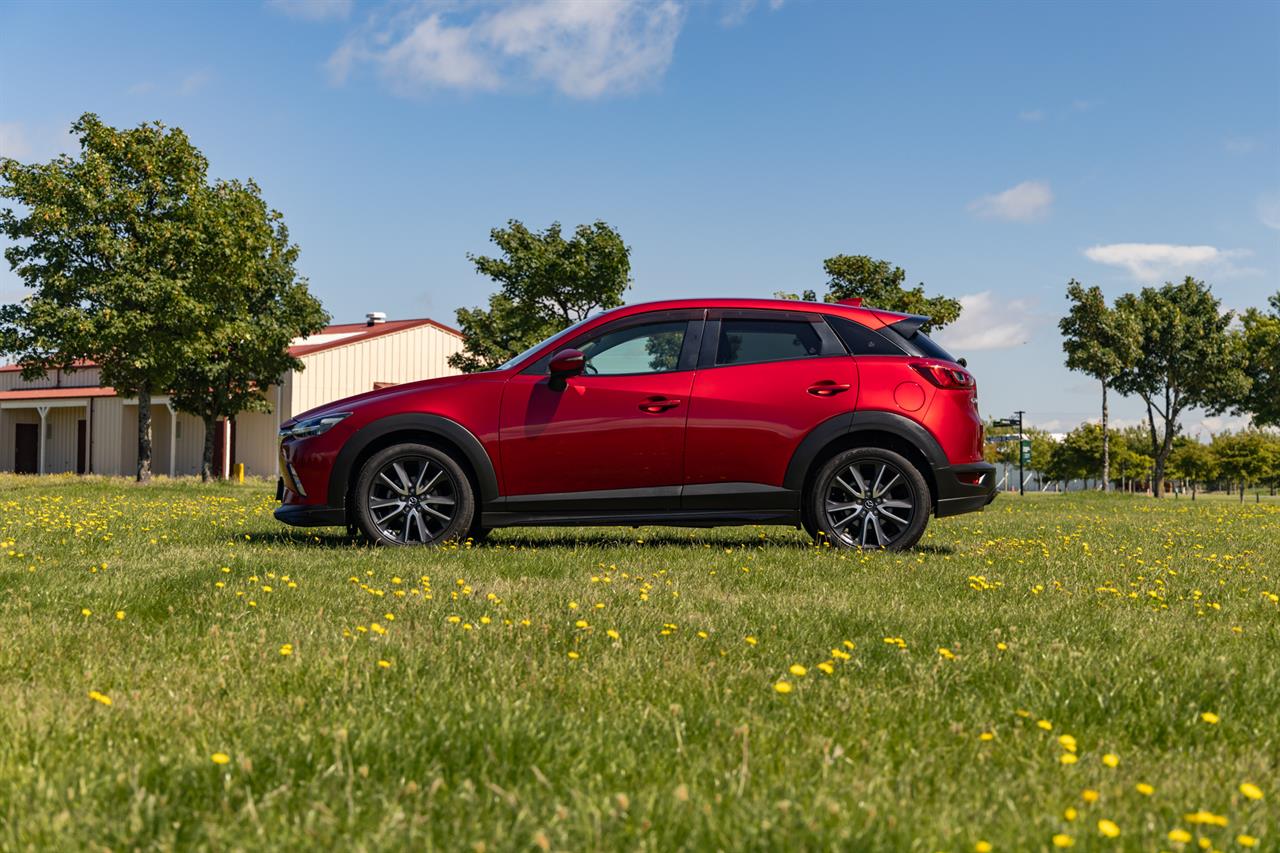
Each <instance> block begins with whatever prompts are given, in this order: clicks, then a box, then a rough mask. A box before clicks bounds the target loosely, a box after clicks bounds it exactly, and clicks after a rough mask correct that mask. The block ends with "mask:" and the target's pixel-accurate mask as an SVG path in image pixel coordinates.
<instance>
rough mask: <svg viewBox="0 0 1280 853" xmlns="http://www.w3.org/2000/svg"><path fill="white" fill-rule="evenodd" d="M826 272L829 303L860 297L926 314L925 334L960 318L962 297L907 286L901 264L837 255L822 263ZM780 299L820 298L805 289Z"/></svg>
mask: <svg viewBox="0 0 1280 853" xmlns="http://www.w3.org/2000/svg"><path fill="white" fill-rule="evenodd" d="M822 268H823V269H824V270H826V272H827V293H826V295H825V296H824V297H823V299H824V301H826V302H835V301H837V300H840V299H855V298H860V299H862V301H863V302H864V303H866V304H867V305H870V306H874V307H876V308H884V309H885V310H887V311H901V312H902V313H904V314H923V315H925V316H927V317H929V318H930V321H929V322H928V323H926V324H925V325H924V326H922V327H921V330H922V331H924V332H925V333H926V334H927V333H928V332H930V331H933V330H937V329H941V328H942V327H943V326H946V325H947V324H949V323H954V322H955V321H956V320H957V319H958V318H959V317H960V300H958V299H952V298H950V297H947V296H927V295H926V294H925V292H924V284H923V283H921V284H917V285H916V286H915V287H913V288H910V289H907V288H906V287H905V286H904V283H905V282H906V279H907V274H906V272H905V271H904V270H903V269H902V267H898V266H894V265H893V264H891V263H889V262H888V261H878V260H874V259H872V258H870V257H868V256H866V255H836V256H834V257H831V258H827V259H826V260H825V261H823V262H822ZM776 295H777V296H778V297H779V298H781V299H800V298H804V299H805V300H807V301H810V302H814V301H817V294H816V293H815V292H814V291H812V290H806V291H804V292H803V293H802V294H800V295H797V294H795V293H786V292H782V291H779V292H778V293H777V294H776Z"/></svg>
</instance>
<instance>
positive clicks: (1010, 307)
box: [933, 290, 1035, 355]
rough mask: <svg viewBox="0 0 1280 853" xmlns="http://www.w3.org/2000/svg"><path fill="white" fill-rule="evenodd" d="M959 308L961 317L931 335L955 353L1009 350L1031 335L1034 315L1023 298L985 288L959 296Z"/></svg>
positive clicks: (1025, 340)
mask: <svg viewBox="0 0 1280 853" xmlns="http://www.w3.org/2000/svg"><path fill="white" fill-rule="evenodd" d="M960 309H961V310H960V319H958V320H956V321H955V322H954V323H952V324H951V325H949V326H947V327H945V328H943V329H941V330H939V331H938V332H936V333H935V334H934V335H933V337H935V338H937V339H938V342H939V343H941V344H942V345H943V346H944V347H946V348H947V349H949V350H951V351H952V352H953V353H955V354H957V355H964V354H965V353H966V352H977V351H979V350H993V349H1009V348H1010V347H1017V346H1022V345H1023V344H1025V343H1026V342H1027V341H1028V340H1029V339H1030V338H1031V327H1032V326H1033V325H1034V323H1035V318H1034V314H1033V313H1032V310H1031V306H1030V304H1029V303H1028V302H1027V301H1026V300H1023V299H1004V298H1002V297H998V296H996V295H995V294H994V293H992V292H991V291H990V290H984V291H982V292H981V293H970V294H968V295H966V296H961V297H960Z"/></svg>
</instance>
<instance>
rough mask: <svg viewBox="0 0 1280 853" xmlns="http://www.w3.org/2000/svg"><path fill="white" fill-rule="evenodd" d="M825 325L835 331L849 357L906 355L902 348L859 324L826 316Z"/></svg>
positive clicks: (841, 318)
mask: <svg viewBox="0 0 1280 853" xmlns="http://www.w3.org/2000/svg"><path fill="white" fill-rule="evenodd" d="M827 323H828V324H829V325H830V326H831V328H833V329H835V332H836V334H837V335H839V336H840V340H841V341H842V342H843V343H844V345H845V348H846V349H847V350H849V354H850V355H906V353H905V352H903V350H902V347H900V346H898V345H896V344H895V343H893V342H892V341H890V340H889V339H888V338H886V337H885V336H884V335H882V334H880V333H879V332H877V331H876V330H875V329H868V328H867V327H866V326H864V325H862V324H861V323H859V322H856V321H854V320H849V319H846V318H844V317H832V316H828V317H827Z"/></svg>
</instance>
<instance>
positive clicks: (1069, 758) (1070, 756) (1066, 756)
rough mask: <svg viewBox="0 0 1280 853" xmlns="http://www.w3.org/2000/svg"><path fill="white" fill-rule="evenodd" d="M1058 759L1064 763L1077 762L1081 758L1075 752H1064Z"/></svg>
mask: <svg viewBox="0 0 1280 853" xmlns="http://www.w3.org/2000/svg"><path fill="white" fill-rule="evenodd" d="M1058 760H1059V761H1061V762H1062V763H1063V764H1075V763H1076V762H1077V761H1079V760H1080V759H1079V758H1078V757H1077V756H1076V755H1075V754H1074V753H1070V752H1064V753H1062V755H1059V756H1058Z"/></svg>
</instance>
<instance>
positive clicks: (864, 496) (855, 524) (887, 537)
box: [823, 459, 916, 548]
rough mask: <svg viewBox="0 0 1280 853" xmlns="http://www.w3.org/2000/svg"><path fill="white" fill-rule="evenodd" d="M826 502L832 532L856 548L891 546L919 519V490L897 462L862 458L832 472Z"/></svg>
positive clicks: (827, 526) (825, 506)
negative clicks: (913, 486) (916, 496)
mask: <svg viewBox="0 0 1280 853" xmlns="http://www.w3.org/2000/svg"><path fill="white" fill-rule="evenodd" d="M823 506H824V510H825V513H826V530H827V532H828V535H831V536H837V537H839V538H840V539H841V540H842V541H843V542H844V543H845V544H846V545H850V546H853V547H855V548H889V547H891V546H892V545H893V544H894V542H896V541H897V540H898V539H900V538H902V536H903V534H905V533H906V532H907V530H908V529H909V528H910V527H911V522H912V521H913V520H914V519H915V512H916V509H915V506H916V500H915V491H914V490H913V488H912V486H911V483H910V481H909V480H908V478H907V477H906V476H905V475H904V473H903V472H902V471H900V470H899V469H898V468H897V466H895V465H893V464H891V463H889V462H885V461H883V460H880V459H868V460H866V461H861V460H860V461H857V462H854V463H853V464H851V465H847V466H845V467H844V468H842V469H840V470H838V471H836V472H835V473H834V474H832V475H831V480H830V482H829V483H828V484H827V489H826V495H825V500H824V502H823Z"/></svg>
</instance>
